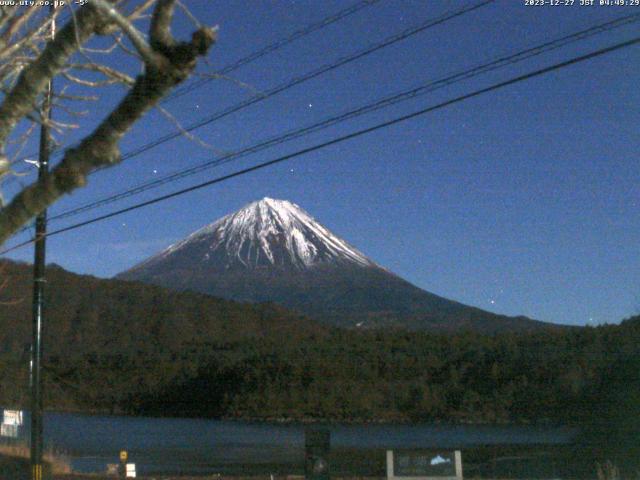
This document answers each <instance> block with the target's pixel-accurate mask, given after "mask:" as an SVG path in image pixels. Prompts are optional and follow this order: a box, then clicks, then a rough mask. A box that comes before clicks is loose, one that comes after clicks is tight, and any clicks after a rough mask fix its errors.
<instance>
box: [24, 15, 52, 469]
mask: <svg viewBox="0 0 640 480" xmlns="http://www.w3.org/2000/svg"><path fill="white" fill-rule="evenodd" d="M54 12H55V7H54V6H53V4H52V6H51V17H52V18H51V38H53V36H54V35H55V25H56V23H55V22H56V21H55V16H54ZM52 96H53V81H52V80H50V81H49V83H48V85H47V88H46V90H45V92H44V99H43V102H42V124H41V126H40V151H39V154H38V179H39V180H41V179H43V178H45V177H46V176H47V175H48V174H49V153H50V149H51V131H50V127H49V124H48V122H47V120H48V119H50V118H51V103H52ZM46 235H47V211H46V210H44V211H43V212H42V213H41V214H39V215H38V216H37V217H36V239H35V252H34V261H33V323H32V336H31V364H30V367H31V368H30V378H29V384H30V385H29V386H30V390H31V392H30V394H31V452H30V453H31V480H42V479H43V462H42V450H43V444H44V441H43V422H42V390H43V388H42V327H43V309H44V283H45V268H46V267H45V265H46Z"/></svg>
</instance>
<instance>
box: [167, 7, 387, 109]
mask: <svg viewBox="0 0 640 480" xmlns="http://www.w3.org/2000/svg"><path fill="white" fill-rule="evenodd" d="M379 1H380V0H364V1H361V2H359V3H356V4H354V5H352V6H351V7H348V8H345V9H344V10H341V11H339V12H337V13H335V14H334V15H330V16H328V17H326V18H323V19H322V20H320V21H319V22H316V23H312V24H310V25H307V26H306V27H304V28H302V29H300V30H298V31H296V32H293V33H292V34H291V35H289V36H288V37H286V38H282V39H280V40H277V41H275V42H273V43H271V44H269V45H267V46H266V47H263V48H261V49H260V50H258V51H256V52H253V53H250V54H249V55H247V56H245V57H243V58H240V59H239V60H236V61H235V62H233V63H231V64H229V65H227V66H226V67H224V68H222V69H220V70H218V71H216V72H214V74H218V75H227V74H229V73H231V72H233V71H234V70H237V69H238V68H240V67H242V66H244V65H246V64H248V63H251V62H254V61H256V60H257V59H259V58H262V57H264V56H265V55H267V54H268V53H271V52H274V51H276V50H278V49H280V48H282V47H284V46H286V45H289V44H290V43H292V42H294V41H295V40H298V39H299V38H302V37H304V36H306V35H309V34H310V33H313V32H315V31H317V30H320V29H322V28H324V27H327V26H329V25H331V24H332V23H335V22H337V21H338V20H342V19H343V18H345V17H348V16H349V15H353V14H354V13H356V12H359V11H360V10H362V9H363V8H365V7H369V6H371V5H373V4H374V3H376V2H379ZM212 80H213V78H203V79H200V80H198V81H194V82H192V83H191V84H190V85H185V86H184V87H182V88H179V89H177V90H174V91H173V93H172V94H171V95H169V96H168V97H166V98H165V99H164V100H163V102H166V101H170V100H173V99H175V98H178V97H181V96H182V95H185V94H187V93H189V92H192V91H193V90H195V89H197V88H200V87H201V86H203V85H204V84H206V83H208V82H211V81H212Z"/></svg>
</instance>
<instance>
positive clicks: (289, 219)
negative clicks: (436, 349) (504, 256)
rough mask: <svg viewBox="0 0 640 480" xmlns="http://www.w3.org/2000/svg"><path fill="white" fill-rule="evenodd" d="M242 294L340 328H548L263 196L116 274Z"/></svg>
mask: <svg viewBox="0 0 640 480" xmlns="http://www.w3.org/2000/svg"><path fill="white" fill-rule="evenodd" d="M118 278H120V279H123V280H133V281H141V282H145V283H152V284H157V285H161V286H164V287H168V288H172V289H176V290H193V291H197V292H201V293H207V294H211V295H214V296H217V297H223V298H228V299H232V300H236V301H243V302H274V303H278V304H281V305H283V306H286V307H290V308H293V309H296V310H298V311H300V312H302V313H304V314H306V315H309V316H311V317H312V318H315V319H317V320H319V321H323V322H325V323H329V324H332V325H336V326H341V327H352V328H379V327H398V328H406V329H410V330H429V331H441V332H451V331H458V330H464V329H467V330H475V331H480V332H484V333H496V332H500V331H523V330H532V329H537V328H540V327H544V326H550V324H546V323H543V322H538V321H535V320H531V319H528V318H526V317H506V316H503V315H496V314H493V313H490V312H487V311H484V310H481V309H478V308H475V307H470V306H467V305H463V304H461V303H458V302H455V301H452V300H447V299H445V298H443V297H440V296H438V295H435V294H433V293H429V292H426V291H424V290H422V289H420V288H418V287H416V286H414V285H412V284H410V283H409V282H407V281H405V280H403V279H402V278H400V277H398V276H397V275H395V274H393V273H391V272H389V271H388V270H386V269H384V268H382V267H381V266H379V265H377V264H376V263H375V262H374V261H373V260H371V259H369V258H367V257H366V256H365V255H364V254H363V253H362V252H360V251H359V250H357V249H356V248H355V247H353V246H352V245H350V244H349V243H347V242H346V241H345V240H343V239H341V238H339V237H338V236H337V235H335V234H333V233H332V232H331V231H330V230H329V229H327V228H326V227H324V226H322V225H321V224H319V223H318V222H317V221H316V220H315V219H314V218H313V217H311V215H309V214H308V213H307V212H305V211H304V210H303V209H302V208H300V207H299V206H298V205H296V204H294V203H291V202H288V201H286V200H275V199H271V198H263V199H262V200H259V201H256V202H253V203H250V204H248V205H246V206H245V207H243V208H241V209H240V210H238V211H237V212H235V213H231V214H229V215H226V216H225V217H222V218H220V219H219V220H217V221H216V222H214V223H212V224H210V225H207V226H205V227H203V228H201V229H200V230H197V231H196V232H194V233H192V234H191V235H189V236H188V237H186V238H185V239H184V240H181V241H179V242H177V243H175V244H173V245H171V246H169V247H168V248H167V249H165V250H164V251H162V252H160V253H158V254H157V255H154V256H152V257H151V258H149V259H147V260H145V261H143V262H142V263H140V264H138V265H136V266H134V267H133V268H131V269H130V270H127V271H125V272H123V273H121V274H119V275H118Z"/></svg>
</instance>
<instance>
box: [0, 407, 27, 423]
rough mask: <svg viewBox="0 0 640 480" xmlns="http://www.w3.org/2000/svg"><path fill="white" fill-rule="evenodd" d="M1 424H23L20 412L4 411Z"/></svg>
mask: <svg viewBox="0 0 640 480" xmlns="http://www.w3.org/2000/svg"><path fill="white" fill-rule="evenodd" d="M2 423H4V424H5V425H22V424H23V423H24V419H23V416H22V410H5V411H4V418H3V420H2Z"/></svg>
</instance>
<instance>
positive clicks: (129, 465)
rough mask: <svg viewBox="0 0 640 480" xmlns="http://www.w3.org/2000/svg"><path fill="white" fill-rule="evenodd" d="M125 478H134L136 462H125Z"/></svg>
mask: <svg viewBox="0 0 640 480" xmlns="http://www.w3.org/2000/svg"><path fill="white" fill-rule="evenodd" d="M127 478H136V464H135V463H127Z"/></svg>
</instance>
